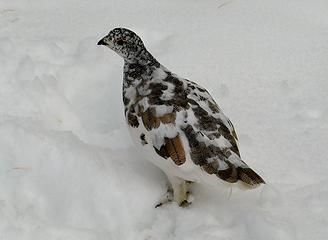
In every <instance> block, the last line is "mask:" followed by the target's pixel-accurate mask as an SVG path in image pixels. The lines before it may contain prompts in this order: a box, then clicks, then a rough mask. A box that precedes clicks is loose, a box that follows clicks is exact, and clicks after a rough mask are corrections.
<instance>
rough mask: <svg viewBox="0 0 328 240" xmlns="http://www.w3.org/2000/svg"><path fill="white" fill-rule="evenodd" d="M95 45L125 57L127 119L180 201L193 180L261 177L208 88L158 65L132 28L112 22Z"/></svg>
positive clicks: (249, 181) (248, 181) (251, 182)
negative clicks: (243, 155) (244, 155)
mask: <svg viewBox="0 0 328 240" xmlns="http://www.w3.org/2000/svg"><path fill="white" fill-rule="evenodd" d="M98 45H105V46H107V47H109V48H110V49H112V50H113V51H115V52H116V53H117V54H118V55H120V56H121V57H122V58H123V59H124V73H123V74H124V76H123V102H124V106H125V117H126V120H127V124H128V125H129V129H130V130H131V133H132V137H133V139H134V141H135V142H136V144H139V145H140V146H142V148H143V152H144V153H145V156H146V158H147V159H148V160H149V161H151V162H152V163H154V164H155V165H157V166H158V167H159V168H161V169H162V170H163V171H164V172H165V174H166V175H167V177H168V180H169V181H170V183H171V185H172V189H173V200H174V201H176V202H177V203H178V204H179V206H185V205H188V193H189V190H188V187H189V183H191V182H205V183H208V184H212V185H213V184H214V185H218V184H222V185H223V186H230V185H240V184H241V185H243V186H244V187H246V188H254V187H256V186H258V185H260V184H261V183H265V182H264V180H263V179H262V178H261V177H260V176H259V175H258V174H257V173H255V172H254V171H253V170H252V169H251V168H249V167H248V165H247V164H246V163H245V162H244V161H243V160H242V159H241V157H240V153H239V150H238V145H237V135H236V132H235V129H234V127H233V125H232V123H231V122H230V120H229V119H228V118H227V117H226V116H225V115H224V114H223V112H222V110H221V109H220V108H219V107H218V105H217V104H216V102H215V101H214V100H213V98H212V97H211V95H210V94H209V93H208V92H207V91H206V89H204V88H203V87H201V86H199V85H198V84H196V83H194V82H192V81H189V80H187V79H184V78H181V77H179V76H177V75H176V74H174V73H172V72H171V71H169V70H168V69H166V68H165V67H164V66H162V65H161V64H160V63H159V62H158V61H157V60H156V59H155V58H154V57H153V56H152V55H151V54H150V53H149V52H148V51H147V49H146V48H145V46H144V44H143V42H142V40H141V39H140V37H138V36H137V35H136V34H135V33H134V32H132V31H131V30H128V29H125V28H115V29H113V30H112V31H110V32H109V34H108V35H107V36H105V37H104V38H102V39H101V40H100V41H99V42H98ZM224 183H227V184H224ZM231 183H236V184H231ZM238 183H239V184H238Z"/></svg>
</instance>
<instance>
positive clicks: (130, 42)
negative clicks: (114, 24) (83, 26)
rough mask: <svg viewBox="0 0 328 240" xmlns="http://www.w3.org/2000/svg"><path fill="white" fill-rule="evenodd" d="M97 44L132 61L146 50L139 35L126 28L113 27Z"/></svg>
mask: <svg viewBox="0 0 328 240" xmlns="http://www.w3.org/2000/svg"><path fill="white" fill-rule="evenodd" d="M98 45H104V46H106V47H109V48H110V49H112V50H113V51H115V52H116V53H117V54H118V55H120V56H121V57H123V58H124V59H125V60H127V61H133V60H134V59H136V58H138V56H139V55H140V54H141V53H142V52H143V51H144V50H146V49H145V46H144V44H143V42H142V41H141V39H140V37H139V36H138V35H137V34H135V33H134V32H132V31H131V30H129V29H126V28H114V29H113V30H111V31H110V32H109V33H108V35H107V36H105V37H103V38H102V39H101V40H100V41H99V42H98Z"/></svg>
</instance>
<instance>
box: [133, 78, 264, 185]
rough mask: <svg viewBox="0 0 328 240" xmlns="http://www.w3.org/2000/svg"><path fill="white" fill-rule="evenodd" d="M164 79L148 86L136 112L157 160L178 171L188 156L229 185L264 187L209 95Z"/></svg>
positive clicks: (183, 82)
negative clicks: (169, 161) (168, 161)
mask: <svg viewBox="0 0 328 240" xmlns="http://www.w3.org/2000/svg"><path fill="white" fill-rule="evenodd" d="M166 74H167V76H166V77H165V78H163V79H160V81H153V82H151V83H150V84H149V86H148V89H147V94H145V95H144V96H143V97H142V98H141V100H140V101H139V102H138V106H137V108H136V109H137V111H136V114H137V115H138V116H139V119H141V122H142V124H143V125H144V127H145V128H146V129H147V130H148V131H149V133H150V135H151V136H152V143H153V146H154V150H155V151H156V152H157V154H159V155H160V156H161V157H163V158H171V159H172V160H173V161H174V162H175V163H176V164H177V165H182V164H184V163H185V162H186V158H187V157H188V156H190V158H191V160H192V162H193V163H194V164H196V165H198V166H199V167H200V168H201V169H202V170H203V171H205V172H206V173H208V174H215V175H217V176H218V177H219V178H220V179H222V180H225V181H227V182H231V183H234V182H237V181H238V180H241V181H242V182H244V183H246V184H247V185H249V186H256V185H258V184H260V183H264V181H263V179H262V178H261V177H260V176H259V175H257V174H256V173H255V172H254V171H253V170H252V169H250V168H249V167H248V166H247V164H246V163H245V162H243V161H242V160H241V158H240V153H239V149H238V145H237V135H236V132H235V130H234V127H233V125H232V123H231V122H230V120H229V119H228V118H227V117H226V116H225V115H224V114H223V112H222V111H221V109H220V108H219V107H218V105H217V104H216V102H215V101H214V100H213V98H212V97H211V95H210V94H209V93H208V92H207V91H206V90H205V89H204V88H202V87H200V86H199V85H197V84H196V83H193V82H191V81H189V80H185V79H181V78H179V77H177V76H176V75H174V74H172V73H169V72H166Z"/></svg>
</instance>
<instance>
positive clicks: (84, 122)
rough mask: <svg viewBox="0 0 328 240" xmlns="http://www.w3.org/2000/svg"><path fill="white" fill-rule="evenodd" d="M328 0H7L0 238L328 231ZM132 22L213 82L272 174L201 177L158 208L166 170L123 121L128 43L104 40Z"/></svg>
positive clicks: (2, 7)
mask: <svg viewBox="0 0 328 240" xmlns="http://www.w3.org/2000/svg"><path fill="white" fill-rule="evenodd" d="M327 12H328V2H327V1H326V0H316V1H311V0H289V1H285V0H267V1H262V0H249V1H242V0H232V1H229V0H227V1H217V0H215V1H214V0H203V1H200V0H188V1H187V0H175V1H164V0H162V1H153V0H130V1H119V0H99V1H89V0H57V1H44V0H33V1H28V0H15V1H12V0H1V1H0V239H1V240H18V239H19V240H32V239H33V240H44V239H47V240H55V239H56V240H64V239H65V240H66V239H67V240H104V239H106V240H107V239H115V240H117V239H122V240H123V239H128V240H132V239H137V240H139V239H140V240H162V239H163V240H164V239H165V240H173V239H175V240H184V239H188V240H190V239H205V240H214V239H216V240H217V239H225V240H228V239H234V240H239V239H255V240H257V239H261V240H262V239H269V240H270V239H279V240H280V239H282V240H284V239H317V240H320V239H327V236H328V228H327V224H328V207H327V203H328V184H327V178H328V176H327V172H328V163H327V155H328V147H327V143H328V131H327V130H328V97H327V93H328V81H327V77H328V67H327V66H328V30H327V29H328V15H327ZM119 26H122V27H127V28H131V29H133V30H135V31H136V32H137V33H138V34H139V35H140V36H141V37H142V38H143V39H144V41H145V44H146V46H148V48H149V50H150V51H151V52H152V53H153V54H154V56H156V58H157V59H158V60H159V61H160V62H161V63H162V64H163V65H165V66H166V67H168V68H169V69H170V70H172V71H173V72H175V73H177V74H179V75H181V76H183V77H187V78H190V79H191V80H194V81H196V82H198V83H200V84H202V85H203V86H204V87H206V88H207V89H209V90H210V92H211V93H212V95H213V97H214V98H215V99H216V100H217V101H218V102H219V104H220V106H221V107H222V108H223V109H224V111H225V113H226V114H227V115H228V116H229V117H230V119H231V120H232V122H233V123H234V125H235V127H236V130H237V133H238V134H239V138H240V148H241V153H242V155H243V158H244V160H245V161H246V162H247V163H248V164H249V165H250V166H252V167H253V168H254V169H255V170H257V172H258V173H259V174H260V175H261V176H263V177H264V179H265V180H266V181H267V182H268V183H269V184H268V185H267V186H265V187H263V188H260V189H257V190H253V191H247V192H245V191H240V190H238V189H234V190H233V191H232V194H231V196H229V195H230V193H229V192H230V191H229V190H227V189H224V190H223V189H218V190H214V189H209V188H208V187H206V186H202V185H198V186H196V187H195V189H194V199H195V200H194V203H193V205H192V206H191V207H190V208H187V209H181V208H179V207H177V206H176V205H175V204H171V205H167V206H164V207H162V208H159V209H154V205H155V203H156V202H157V201H158V200H159V199H160V197H161V195H162V194H163V193H164V192H165V190H166V188H165V177H164V175H163V174H162V173H161V171H160V170H158V169H157V168H156V167H154V166H152V165H150V164H148V163H147V162H146V161H145V160H143V158H142V156H140V155H139V154H138V152H136V151H135V149H134V147H133V146H132V144H131V140H130V138H129V135H128V132H127V129H126V127H125V123H124V117H123V108H122V100H121V84H122V65H123V63H122V59H120V57H118V56H117V55H115V53H113V52H111V51H109V50H108V49H105V48H103V47H99V46H97V45H96V43H97V41H98V40H99V39H100V38H101V37H103V36H104V35H105V34H107V32H108V31H109V30H111V29H112V28H114V27H119Z"/></svg>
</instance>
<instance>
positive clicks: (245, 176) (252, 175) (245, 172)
mask: <svg viewBox="0 0 328 240" xmlns="http://www.w3.org/2000/svg"><path fill="white" fill-rule="evenodd" d="M238 178H239V180H241V181H242V182H243V183H245V184H246V185H247V186H248V187H249V188H254V187H257V186H258V185H260V184H262V183H263V184H265V181H264V180H263V179H262V178H261V177H260V176H259V175H258V174H257V173H256V172H254V171H253V170H252V169H251V168H241V167H239V168H238Z"/></svg>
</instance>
